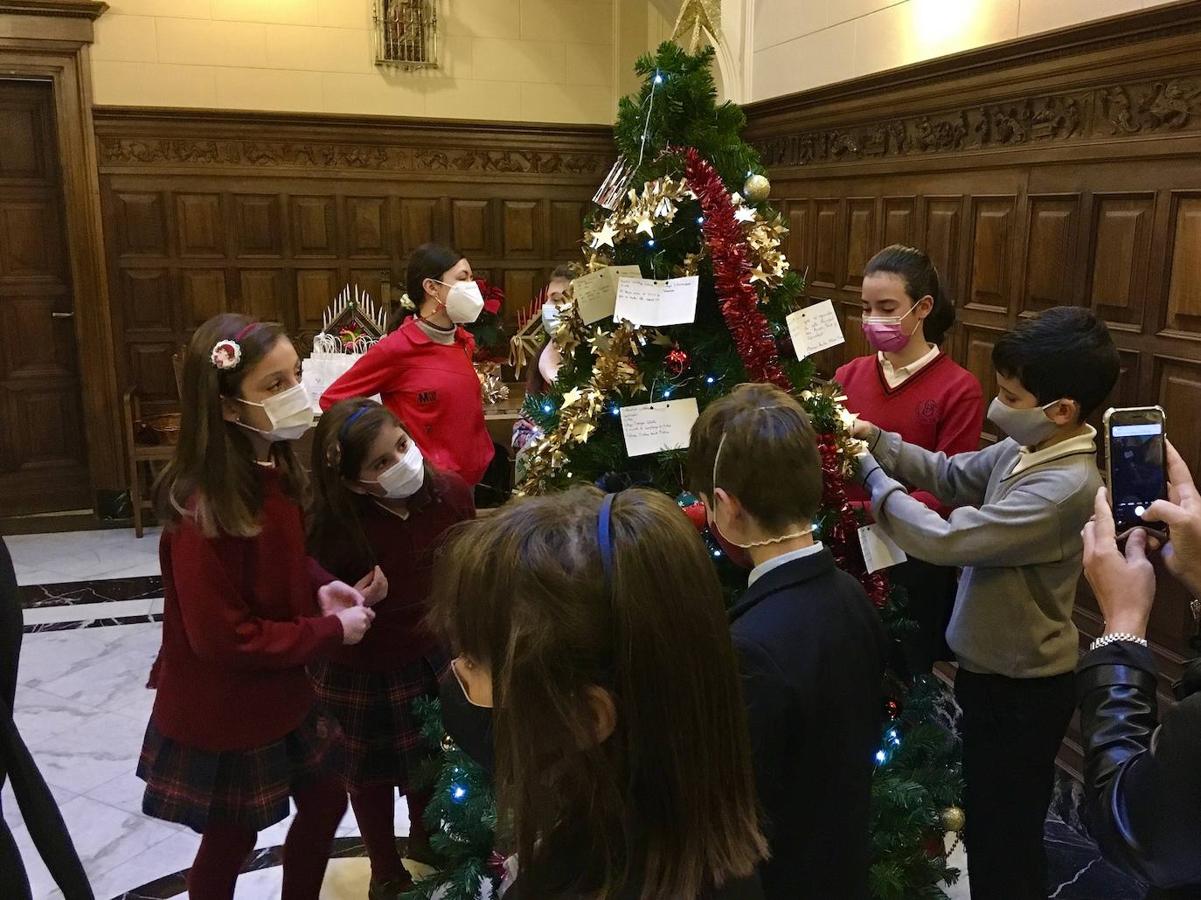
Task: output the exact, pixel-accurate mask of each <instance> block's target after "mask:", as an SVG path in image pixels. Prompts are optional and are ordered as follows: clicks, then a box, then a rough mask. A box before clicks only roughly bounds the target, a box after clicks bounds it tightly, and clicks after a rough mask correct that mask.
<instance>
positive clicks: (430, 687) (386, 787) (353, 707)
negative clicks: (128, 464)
mask: <svg viewBox="0 0 1201 900" xmlns="http://www.w3.org/2000/svg"><path fill="white" fill-rule="evenodd" d="M313 480H314V482H315V487H316V489H315V491H314V502H313V508H312V513H311V516H310V521H309V547H310V550H311V551H312V553H313V555H314V556H315V557H316V558H317V559H319V560H320V561H321V562H322V564H323V565H325V566H327V567H328V568H329V570H330V571H331V572H333V573H335V574H336V575H337V576H339V577H341V578H348V579H368V580H370V581H371V583H372V584H374V582H375V580H379V579H381V578H383V579H384V580H385V581H386V583H387V584H388V585H390V590H389V591H388V593H387V596H386V597H385V598H384V599H383V600H381V601H380V603H379V605H378V606H376V607H374V611H375V613H376V618H375V622H374V623H373V625H372V627H371V632H370V633H369V634H368V635H367V637H366V638H365V639H364V640H363V642H362V643H361V644H358V645H357V646H354V647H344V648H342V649H341V650H340V651H338V652H337V653H335V654H334V655H333V656H331V657H330V658H329V660H328V661H325V662H321V663H318V664H317V665H316V666H315V667H313V669H312V674H313V677H314V681H315V684H316V688H317V695H318V697H319V698H320V699H321V701H322V703H323V704H324V707H325V709H326V710H327V711H329V712H330V713H331V714H332V715H334V716H335V717H336V718H337V719H338V721H339V722H340V724H341V726H342V730H343V732H344V733H345V735H346V749H347V752H346V754H345V756H344V757H343V759H342V765H341V766H340V774H341V776H342V779H343V782H344V784H345V786H346V789H347V790H348V791H349V792H350V803H351V806H352V807H353V808H354V813H355V818H356V819H357V820H358V823H359V829H360V832H361V833H362V835H363V842H364V843H365V844H366V845H367V853H368V855H369V856H370V858H371V888H370V897H371V900H393V898H397V897H399V896H400V894H401V893H403V892H405V891H407V890H409V889H410V888H411V887H412V882H411V880H410V879H409V876H408V873H407V872H405V870H404V867H403V866H402V865H401V859H400V854H399V853H397V850H396V834H395V831H394V828H393V824H392V823H393V795H394V791H395V790H396V789H399V790H400V793H402V794H404V795H405V796H406V797H407V799H408V806H409V822H410V832H409V856H410V857H412V858H415V859H422V858H423V857H424V858H426V859H427V860H428V857H429V853H428V850H429V842H428V835H427V834H426V831H425V827H424V823H423V821H422V818H423V813H424V810H425V805H426V801H427V799H428V798H427V797H426V796H425V795H424V794H423V793H416V792H414V791H413V790H412V778H413V776H414V775H415V774H416V771H417V768H418V766H420V765H421V763H422V762H423V761H424V760H425V759H426V758H427V756H428V755H429V751H428V749H427V747H426V745H425V741H424V740H423V739H422V737H421V734H420V730H419V729H420V723H419V722H418V721H417V719H416V717H415V715H414V714H413V701H414V700H415V699H416V698H418V697H421V696H435V695H436V694H437V693H438V677H439V675H441V674H442V672H443V671H444V670H445V669H446V666H447V657H446V656H445V654H444V653H443V652H442V650H441V648H440V647H439V645H438V643H437V642H436V641H435V639H434V637H433V636H432V635H431V634H430V632H428V631H427V630H426V628H425V626H424V624H423V621H424V619H425V615H426V604H427V600H428V595H429V591H430V579H431V575H432V571H433V556H434V551H435V549H436V548H437V546H438V545H439V544H440V543H441V540H442V536H443V534H444V533H445V532H446V530H447V529H448V528H450V527H451V526H452V525H455V524H456V523H458V522H462V521H464V520H465V519H471V518H474V517H475V506H474V504H473V503H472V492H471V489H470V488H469V487H468V485H467V482H465V481H464V480H463V479H462V478H461V477H459V476H458V475H456V474H454V473H452V472H445V471H439V470H438V469H435V468H434V467H433V466H431V465H430V464H429V463H428V462H427V461H426V460H425V459H424V458H423V456H422V453H421V450H420V449H419V448H418V446H417V444H416V442H415V441H413V440H412V439H411V438H410V437H409V434H408V432H407V431H406V430H405V429H404V428H403V427H402V425H401V423H400V420H399V419H397V418H396V416H395V415H394V414H393V413H392V411H391V410H389V409H388V408H387V407H384V406H381V405H379V404H378V403H376V402H374V401H372V400H363V399H352V400H343V401H341V402H340V403H338V404H336V405H334V406H333V407H332V408H331V409H330V410H329V411H328V412H326V413H325V415H323V416H322V418H321V424H320V425H319V426H318V427H317V434H316V436H315V440H314V441H313Z"/></svg>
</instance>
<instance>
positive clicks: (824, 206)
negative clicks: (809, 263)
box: [810, 200, 845, 288]
mask: <svg viewBox="0 0 1201 900" xmlns="http://www.w3.org/2000/svg"><path fill="white" fill-rule="evenodd" d="M841 208H842V201H841V200H818V201H817V212H816V214H815V217H814V232H815V237H816V239H817V245H816V247H815V248H814V251H813V269H812V271H811V273H810V280H811V281H810V283H811V284H812V285H813V286H814V287H817V288H835V287H838V286H839V278H838V269H839V266H838V257H839V248H840V247H843V246H845V244H844V241H845V235H840V234H839V231H840V229H839V227H838V220H839V211H840V210H841ZM844 255H845V253H844Z"/></svg>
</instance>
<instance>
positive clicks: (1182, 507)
mask: <svg viewBox="0 0 1201 900" xmlns="http://www.w3.org/2000/svg"><path fill="white" fill-rule="evenodd" d="M1167 457H1168V499H1167V500H1156V501H1155V502H1154V503H1152V504H1151V506H1150V507H1149V508H1148V509H1147V511H1146V512H1145V513H1144V514H1143V520H1144V521H1146V522H1162V523H1164V524H1165V525H1167V526H1168V528H1170V529H1171V540H1170V541H1169V542H1168V543H1167V544H1166V545H1165V546H1164V548H1163V560H1164V562H1165V563H1166V564H1167V567H1168V571H1169V572H1171V573H1172V574H1173V575H1175V576H1176V577H1177V578H1179V579H1180V581H1181V583H1183V584H1184V586H1185V587H1186V588H1187V589H1188V590H1189V591H1190V592H1192V594H1193V596H1194V597H1201V494H1198V493H1197V486H1196V485H1195V484H1193V476H1192V475H1191V474H1190V473H1189V470H1188V466H1186V465H1185V464H1184V460H1183V459H1182V458H1181V456H1180V454H1179V453H1177V452H1176V448H1175V447H1173V446H1172V445H1171V443H1170V442H1169V443H1168V445H1167Z"/></svg>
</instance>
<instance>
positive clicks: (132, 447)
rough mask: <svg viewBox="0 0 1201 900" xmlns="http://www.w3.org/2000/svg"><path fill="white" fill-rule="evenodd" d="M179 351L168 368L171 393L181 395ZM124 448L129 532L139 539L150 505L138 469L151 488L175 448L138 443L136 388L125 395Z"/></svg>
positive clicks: (165, 445) (181, 377)
mask: <svg viewBox="0 0 1201 900" xmlns="http://www.w3.org/2000/svg"><path fill="white" fill-rule="evenodd" d="M183 353H184V351H183V349H182V348H181V349H180V350H177V351H176V352H175V353H174V354H173V355H172V356H171V367H172V369H173V370H174V373H175V390H176V392H177V394H178V395H180V396H182V395H183ZM124 413H125V446H126V448H127V450H126V454H127V456H128V460H127V462H128V466H129V499H130V505H132V506H133V530H134V534H135V535H137V536H138V537H139V538H140V537H141V536H142V534H143V531H144V528H143V525H142V515H143V513H144V512H145V511H146V510H147V509H150V508H151V507H152V506H153V504H152V502H151V499H150V498H149V497H145V496H143V492H142V469H143V466H144V467H145V469H146V474H147V475H148V476H149V482H148V483H149V485H151V486H153V485H154V479H155V477H156V476H157V475H158V473H159V471H161V469H162V467H163V465H164V464H165V463H166V462H167V461H168V460H170V459H171V457H172V456H174V455H175V448H174V447H172V446H171V445H169V444H148V443H145V442H141V441H139V440H138V433H137V423H138V422H140V421H141V420H142V404H141V398H139V397H138V392H137V389H136V388H130V389H129V390H127V391H126V392H125V398H124Z"/></svg>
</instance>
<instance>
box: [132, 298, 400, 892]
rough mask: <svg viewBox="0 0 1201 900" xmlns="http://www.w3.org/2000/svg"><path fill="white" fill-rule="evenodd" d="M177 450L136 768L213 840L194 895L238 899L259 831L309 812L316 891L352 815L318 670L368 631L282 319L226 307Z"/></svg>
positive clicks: (288, 877)
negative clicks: (333, 521)
mask: <svg viewBox="0 0 1201 900" xmlns="http://www.w3.org/2000/svg"><path fill="white" fill-rule="evenodd" d="M182 400H183V402H182V407H183V420H182V422H181V427H180V440H179V445H178V447H177V448H176V451H175V457H174V459H172V461H171V463H170V464H169V465H168V467H167V469H166V471H165V472H164V473H163V476H162V479H161V480H160V482H159V503H158V507H159V508H158V515H159V520H160V521H162V522H165V523H166V526H167V527H166V530H165V531H164V532H163V537H162V542H161V544H160V546H159V559H160V561H161V563H162V570H163V590H164V595H165V597H166V599H165V601H164V609H163V643H162V648H161V649H160V651H159V656H158V660H157V661H156V662H155V665H154V670H153V671H152V672H151V686H152V687H155V688H156V689H157V694H156V696H155V698H154V712H153V713H152V714H151V718H150V723H149V725H148V726H147V728H146V739H145V742H144V744H143V746H142V756H141V760H140V761H139V763H138V776H139V777H140V778H142V779H143V780H144V781H145V782H146V794H145V798H144V800H143V802H142V809H143V811H144V812H146V813H147V815H151V816H154V817H156V818H159V819H165V820H167V821H169V822H178V823H180V824H182V825H187V826H188V827H189V828H192V829H193V830H195V831H198V832H200V833H201V834H202V835H203V837H202V839H201V842H200V848H199V850H198V851H197V853H196V861H195V862H194V863H193V864H192V867H191V870H190V871H189V873H188V894H189V896H190V897H192V898H194V900H197V898H198V900H229V898H231V897H233V893H234V884H235V882H236V880H237V877H238V872H239V870H240V869H241V867H242V864H243V863H244V862H245V860H246V856H247V855H248V854H249V853H250V851H251V850H252V849H254V844H255V839H256V836H257V833H258V832H259V831H260V830H262V829H263V828H266V827H267V826H269V825H272V824H274V823H275V822H278V821H280V820H282V819H284V818H286V817H287V816H288V814H289V812H290V809H289V799H291V800H294V801H295V803H296V809H297V813H296V818H295V819H294V820H293V822H292V826H291V828H290V830H289V831H288V837H287V840H286V842H285V843H284V872H283V897H284V898H285V900H316V898H317V894H318V892H319V890H320V888H321V881H322V878H323V876H324V873H325V864H326V860H327V859H328V857H329V852H330V848H331V846H332V844H333V839H334V831H335V829H336V828H337V826H338V822H339V821H340V820H341V818H342V814H343V812H344V811H345V810H346V795H345V792H344V791H343V790H342V785H341V782H340V781H339V780H338V779H337V778H336V777H335V775H334V773H333V771H332V769H331V768H330V763H329V757H330V756H331V755H336V751H337V749H338V728H337V724H336V723H334V722H331V721H330V720H328V719H326V718H325V717H324V716H322V715H320V714H318V712H317V710H316V708H315V705H314V704H315V697H314V694H313V689H312V686H311V685H310V684H309V680H308V677H307V674H306V672H305V666H306V665H308V664H309V663H311V662H313V661H315V660H316V659H318V658H320V657H322V656H325V655H327V654H330V653H333V652H335V651H336V650H337V649H338V648H339V647H341V646H343V645H344V644H355V643H358V642H359V641H360V640H362V638H363V635H364V634H365V633H366V632H367V629H368V627H369V626H370V624H371V620H372V619H373V618H374V613H372V611H371V610H370V609H367V608H366V607H365V606H364V603H365V602H367V603H369V602H373V601H374V600H376V599H378V598H379V597H381V596H382V595H383V593H385V592H386V591H387V585H386V584H385V583H384V580H383V579H379V583H378V584H373V585H371V586H370V587H368V586H367V585H365V584H364V585H362V587H363V588H364V590H365V595H364V594H363V593H360V592H359V590H358V589H357V588H352V587H350V586H349V585H347V584H344V583H342V582H340V581H336V580H335V579H334V577H333V576H332V575H330V574H329V573H328V572H326V571H325V570H324V569H322V568H321V567H320V566H319V565H317V564H316V563H314V562H313V560H311V559H309V558H308V557H307V556H306V554H305V547H304V526H303V521H302V517H301V511H300V506H299V505H298V503H297V497H298V496H299V494H300V493H301V491H302V487H303V474H302V472H301V469H300V468H299V466H298V465H297V463H296V459H295V457H294V456H293V453H292V449H291V447H290V446H289V443H288V442H289V441H291V440H293V439H295V438H297V437H299V436H300V435H301V434H303V433H304V432H305V431H307V430H308V428H309V427H311V425H312V419H313V416H312V410H311V408H310V401H309V398H308V394H307V393H306V392H305V389H304V386H303V385H302V384H301V383H300V361H299V359H297V356H296V351H295V350H294V349H293V347H292V342H291V341H290V340H288V337H287V335H285V334H284V333H283V331H282V330H281V329H280V327H279V326H278V325H272V324H267V323H263V322H255V321H252V320H251V319H248V318H246V317H245V316H237V315H220V316H216V317H215V318H212V319H210V320H209V321H207V322H205V323H204V324H203V325H201V326H200V328H198V329H197V330H196V333H195V334H194V335H193V336H192V341H191V343H190V344H189V346H188V351H187V358H186V360H185V362H184V372H183V398H182Z"/></svg>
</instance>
